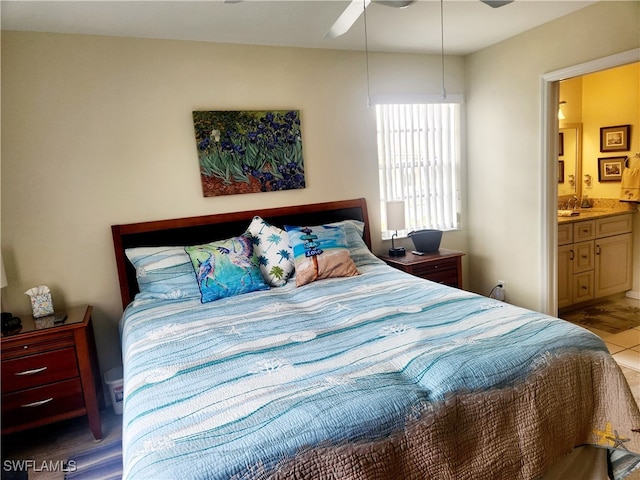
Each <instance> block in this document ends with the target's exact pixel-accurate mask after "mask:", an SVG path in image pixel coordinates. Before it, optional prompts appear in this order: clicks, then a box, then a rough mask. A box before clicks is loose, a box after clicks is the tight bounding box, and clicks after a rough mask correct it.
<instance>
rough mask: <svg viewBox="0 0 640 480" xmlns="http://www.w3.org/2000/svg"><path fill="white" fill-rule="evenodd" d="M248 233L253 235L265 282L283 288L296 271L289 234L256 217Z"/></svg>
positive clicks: (254, 247) (255, 252) (254, 246)
mask: <svg viewBox="0 0 640 480" xmlns="http://www.w3.org/2000/svg"><path fill="white" fill-rule="evenodd" d="M247 233H248V234H250V235H251V239H252V242H253V252H254V254H255V255H256V257H257V258H258V264H259V265H260V271H261V272H262V277H263V278H264V280H265V282H267V283H268V284H269V285H271V286H272V287H281V286H282V285H284V284H285V283H287V280H288V279H289V277H291V275H292V274H293V272H294V269H295V264H294V263H293V251H292V250H291V245H290V244H289V235H287V232H285V231H284V230H282V229H281V228H278V227H275V226H273V225H271V224H269V223H268V222H267V221H265V220H263V219H262V218H261V217H259V216H255V217H253V220H251V223H250V224H249V227H248V228H247Z"/></svg>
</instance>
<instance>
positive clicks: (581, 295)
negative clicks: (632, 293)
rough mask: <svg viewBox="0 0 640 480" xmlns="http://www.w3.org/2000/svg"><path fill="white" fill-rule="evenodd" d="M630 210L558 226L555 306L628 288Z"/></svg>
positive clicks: (629, 280)
mask: <svg viewBox="0 0 640 480" xmlns="http://www.w3.org/2000/svg"><path fill="white" fill-rule="evenodd" d="M631 229H632V217H631V213H626V214H621V215H612V216H605V217H602V218H593V219H590V220H579V221H573V222H571V223H561V224H559V225H558V307H559V308H562V307H568V306H570V305H573V304H576V303H581V302H585V301H587V300H592V299H595V298H600V297H605V296H607V295H611V294H614V293H620V292H624V291H627V290H629V289H631V286H632V285H631V284H632V251H633V250H632V248H633V243H632V233H631Z"/></svg>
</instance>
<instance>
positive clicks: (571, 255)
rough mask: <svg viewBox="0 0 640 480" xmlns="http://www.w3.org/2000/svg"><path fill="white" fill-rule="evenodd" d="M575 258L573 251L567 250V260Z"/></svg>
mask: <svg viewBox="0 0 640 480" xmlns="http://www.w3.org/2000/svg"><path fill="white" fill-rule="evenodd" d="M574 258H575V253H574V252H573V250H569V260H573V259H574Z"/></svg>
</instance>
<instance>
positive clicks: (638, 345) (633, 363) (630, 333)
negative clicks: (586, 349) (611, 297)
mask: <svg viewBox="0 0 640 480" xmlns="http://www.w3.org/2000/svg"><path fill="white" fill-rule="evenodd" d="M615 302H616V303H619V304H621V305H625V306H630V307H636V308H640V300H635V299H632V298H626V297H623V298H619V299H616V300H615ZM590 312H591V313H590V314H591V315H593V309H590ZM571 313H572V314H575V313H576V311H575V310H573V311H572V312H571ZM639 315H640V314H639ZM560 317H561V318H562V315H560ZM639 321H640V318H639ZM578 325H580V323H578ZM580 326H582V327H584V328H586V329H587V330H590V331H592V332H593V333H595V334H596V335H598V336H599V337H600V338H601V339H602V340H604V343H605V344H606V345H607V348H608V349H609V352H610V353H611V355H613V358H615V359H616V361H617V362H618V364H619V365H620V366H622V367H626V368H629V369H631V370H635V371H637V372H638V373H639V374H640V326H636V327H633V328H630V329H627V330H624V331H622V332H619V333H609V332H606V331H604V330H599V329H598V328H595V327H593V326H590V325H580Z"/></svg>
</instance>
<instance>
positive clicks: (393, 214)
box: [387, 200, 405, 230]
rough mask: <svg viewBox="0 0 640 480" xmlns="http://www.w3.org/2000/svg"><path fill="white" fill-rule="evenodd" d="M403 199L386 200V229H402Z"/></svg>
mask: <svg viewBox="0 0 640 480" xmlns="http://www.w3.org/2000/svg"><path fill="white" fill-rule="evenodd" d="M404 228H405V223H404V200H392V201H389V202H387V230H404Z"/></svg>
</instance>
